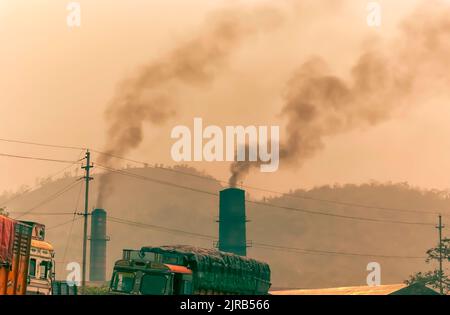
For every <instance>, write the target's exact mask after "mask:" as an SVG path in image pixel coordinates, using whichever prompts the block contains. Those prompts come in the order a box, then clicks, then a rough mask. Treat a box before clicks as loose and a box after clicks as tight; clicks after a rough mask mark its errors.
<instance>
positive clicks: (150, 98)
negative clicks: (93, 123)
mask: <svg viewBox="0 0 450 315" xmlns="http://www.w3.org/2000/svg"><path fill="white" fill-rule="evenodd" d="M280 21H281V19H280V16H279V12H278V11H276V10H274V9H271V8H266V7H258V8H237V9H227V10H221V11H219V12H216V13H214V14H212V15H211V16H209V18H208V19H207V20H206V22H205V24H204V27H203V30H202V31H201V32H200V34H199V35H198V36H197V37H195V38H194V39H192V40H190V41H188V42H186V43H183V44H180V45H178V46H177V47H176V48H175V49H174V50H173V51H172V52H171V53H170V54H169V55H167V56H166V57H165V58H162V59H161V60H158V61H156V62H152V63H150V64H148V65H146V66H144V67H142V68H141V69H140V70H139V71H138V74H137V75H136V76H135V77H134V78H132V79H130V80H127V81H125V82H123V83H122V84H121V85H120V86H119V88H118V89H117V91H116V95H115V97H114V98H113V100H112V101H111V103H110V104H109V106H108V108H107V111H106V120H107V123H108V131H107V141H108V142H107V145H106V152H107V153H109V154H113V155H118V156H123V155H127V154H128V153H129V152H130V151H131V150H133V149H135V148H137V147H138V146H139V145H140V144H141V142H142V140H143V137H144V136H143V127H144V123H150V124H153V125H162V124H164V123H165V122H167V120H168V119H170V118H171V117H173V116H174V115H175V114H176V112H177V107H178V105H179V102H180V100H179V99H177V96H178V95H177V94H178V92H179V89H180V88H182V87H183V86H188V87H194V88H203V87H205V86H206V85H208V84H209V83H211V82H212V81H213V80H214V78H215V77H217V76H218V75H219V74H220V73H221V71H223V69H224V68H225V67H226V65H227V61H228V59H229V57H230V55H231V54H232V53H233V51H235V50H236V49H237V48H238V46H239V45H240V44H241V43H242V42H243V40H244V39H246V38H247V37H248V36H250V35H253V34H255V33H258V32H264V31H267V30H269V29H272V28H273V27H275V26H276V25H278V23H279V22H280ZM111 159H112V157H111V156H108V155H102V157H101V160H100V161H99V162H100V164H106V165H109V166H110V165H111V162H112V161H111ZM99 184H100V188H99V195H98V201H97V203H98V206H101V204H102V203H103V199H104V197H105V195H108V194H109V193H110V192H111V188H112V187H110V186H111V185H110V184H109V180H108V177H107V176H102V177H101V178H100V183H99Z"/></svg>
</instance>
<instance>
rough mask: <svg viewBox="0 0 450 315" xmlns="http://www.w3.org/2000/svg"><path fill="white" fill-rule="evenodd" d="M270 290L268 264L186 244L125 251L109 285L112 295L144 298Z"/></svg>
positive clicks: (261, 293)
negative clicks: (148, 296) (140, 296)
mask: <svg viewBox="0 0 450 315" xmlns="http://www.w3.org/2000/svg"><path fill="white" fill-rule="evenodd" d="M269 288H270V267H269V265H268V264H266V263H263V262H260V261H257V260H254V259H251V258H247V257H242V256H238V255H235V254H231V253H225V252H221V251H218V250H215V249H204V248H198V247H193V246H186V245H177V246H160V247H152V246H145V247H142V248H141V249H140V250H129V249H124V250H123V257H122V259H121V260H118V261H117V262H116V263H115V265H114V270H113V274H112V279H111V283H110V292H111V293H112V294H143V295H190V294H206V295H215V294H247V295H265V294H267V293H268V291H269Z"/></svg>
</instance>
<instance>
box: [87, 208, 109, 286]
mask: <svg viewBox="0 0 450 315" xmlns="http://www.w3.org/2000/svg"><path fill="white" fill-rule="evenodd" d="M90 241H91V246H90V264H89V280H90V281H105V279H106V242H107V241H109V237H108V236H106V211H105V210H103V209H95V210H94V211H92V215H91V238H90Z"/></svg>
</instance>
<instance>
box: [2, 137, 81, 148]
mask: <svg viewBox="0 0 450 315" xmlns="http://www.w3.org/2000/svg"><path fill="white" fill-rule="evenodd" d="M0 141H3V142H10V143H20V144H30V145H35V146H40V147H48V148H60V149H72V150H86V148H82V147H75V146H67V145H57V144H47V143H38V142H31V141H21V140H12V139H4V138H0Z"/></svg>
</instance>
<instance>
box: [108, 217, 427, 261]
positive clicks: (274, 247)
mask: <svg viewBox="0 0 450 315" xmlns="http://www.w3.org/2000/svg"><path fill="white" fill-rule="evenodd" d="M107 220H108V221H111V222H115V223H120V224H124V225H129V226H133V227H139V228H143V229H151V230H157V231H163V232H168V233H174V234H180V235H184V236H191V237H194V238H200V239H206V240H217V237H214V236H211V235H206V234H200V233H195V232H189V231H185V230H180V229H174V228H168V227H165V226H159V225H154V224H146V223H142V222H135V221H130V220H126V219H121V218H117V217H111V216H108V217H107ZM252 246H253V247H257V248H263V249H272V250H280V251H288V252H295V253H300V254H313V255H338V256H356V257H373V258H393V259H424V257H422V256H400V255H380V254H366V253H355V252H343V251H330V250H317V249H307V248H297V247H287V246H279V245H273V244H266V243H260V242H252Z"/></svg>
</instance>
